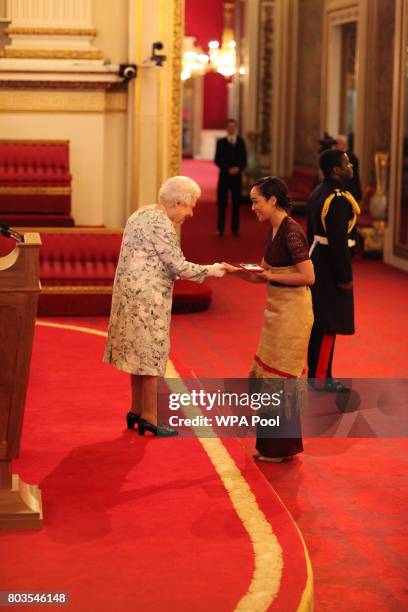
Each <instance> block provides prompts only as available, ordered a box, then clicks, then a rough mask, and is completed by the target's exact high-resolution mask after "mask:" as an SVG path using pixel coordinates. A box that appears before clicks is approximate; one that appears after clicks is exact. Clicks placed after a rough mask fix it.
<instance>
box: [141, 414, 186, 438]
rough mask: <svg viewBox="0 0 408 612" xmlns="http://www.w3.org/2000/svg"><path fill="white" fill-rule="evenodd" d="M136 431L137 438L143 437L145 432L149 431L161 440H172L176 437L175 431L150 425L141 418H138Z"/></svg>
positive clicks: (176, 432)
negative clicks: (137, 433)
mask: <svg viewBox="0 0 408 612" xmlns="http://www.w3.org/2000/svg"><path fill="white" fill-rule="evenodd" d="M137 429H138V432H139V436H144V434H145V431H150V432H151V433H152V434H153V435H154V436H159V437H161V438H173V437H174V436H178V431H177V429H172V428H171V427H162V426H158V425H153V424H152V423H149V421H146V420H145V419H142V418H140V419H139V421H138V424H137Z"/></svg>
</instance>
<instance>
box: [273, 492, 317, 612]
mask: <svg viewBox="0 0 408 612" xmlns="http://www.w3.org/2000/svg"><path fill="white" fill-rule="evenodd" d="M274 491H275V489H274ZM275 495H276V497H277V498H278V499H279V501H280V503H281V504H282V506H283V507H284V508H285V510H286V512H287V513H288V515H289V517H290V519H291V521H292V523H293V526H294V527H295V529H296V531H297V532H298V534H299V538H300V540H301V542H302V544H303V549H304V552H305V562H306V573H307V578H306V585H305V588H304V591H303V593H302V597H301V600H300V603H299V606H298V608H297V610H296V612H313V568H312V563H311V561H310V557H309V551H308V550H307V547H306V543H305V541H304V539H303V535H302V532H301V531H300V529H299V526H298V524H297V523H296V521H295V520H294V518H293V516H292V515H291V513H290V512H289V510H288V508H287V507H286V505H285V504H284V502H283V501H282V498H281V497H280V495H278V493H277V492H276V491H275Z"/></svg>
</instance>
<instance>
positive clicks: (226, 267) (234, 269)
mask: <svg viewBox="0 0 408 612" xmlns="http://www.w3.org/2000/svg"><path fill="white" fill-rule="evenodd" d="M221 265H222V266H223V268H224V270H225V271H226V272H230V273H231V274H233V273H235V272H241V271H242V268H237V266H233V265H231V264H229V263H226V262H225V261H223V262H222V264H221Z"/></svg>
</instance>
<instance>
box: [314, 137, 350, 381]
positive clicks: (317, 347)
mask: <svg viewBox="0 0 408 612" xmlns="http://www.w3.org/2000/svg"><path fill="white" fill-rule="evenodd" d="M319 164H320V168H321V170H322V172H323V175H324V180H323V182H322V183H320V185H318V186H317V187H316V189H315V190H314V191H313V193H312V194H311V196H310V197H309V199H308V201H307V203H306V214H307V225H308V240H309V244H310V245H311V250H310V254H311V255H310V256H311V260H312V262H313V265H314V269H315V276H316V281H315V284H314V285H313V286H312V287H311V290H312V298H313V313H314V325H313V328H312V333H311V336H310V342H309V351H308V366H309V378H310V379H316V380H315V382H314V386H315V388H319V390H325V391H332V392H342V391H347V390H348V389H347V388H346V387H344V385H343V384H342V383H341V382H340V381H338V380H335V379H333V377H332V361H333V351H334V343H335V339H336V334H345V335H351V334H354V300H353V272H352V265H351V260H352V247H353V246H354V245H355V237H356V236H355V234H356V221H357V215H358V213H359V212H360V209H359V206H358V204H357V202H356V200H355V199H354V198H353V196H352V195H351V194H350V193H348V192H347V191H346V189H345V183H346V182H347V181H350V179H351V178H352V177H353V166H352V164H351V163H350V160H349V158H348V156H347V154H346V153H345V152H344V151H340V150H339V149H328V150H326V151H323V153H322V154H321V155H320V159H319ZM319 379H321V380H319ZM311 383H312V381H311ZM312 384H313V383H312Z"/></svg>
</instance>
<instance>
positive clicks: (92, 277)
mask: <svg viewBox="0 0 408 612" xmlns="http://www.w3.org/2000/svg"><path fill="white" fill-rule="evenodd" d="M20 231H21V232H22V233H24V230H20ZM30 231H32V230H30ZM37 231H39V233H40V236H41V242H42V246H41V249H40V280H41V286H42V291H41V294H40V298H39V304H38V314H39V315H40V316H98V315H104V316H106V315H108V314H109V312H110V306H111V299H112V285H113V280H114V278H115V271H116V265H117V261H118V257H119V251H120V245H121V242H122V230H109V229H105V228H60V229H58V228H55V229H54V228H50V227H48V228H39V229H38V230H37ZM14 244H15V243H14V242H13V241H12V240H10V239H7V238H3V237H1V236H0V255H4V254H5V253H7V252H9V251H10V250H12V249H13V248H14ZM210 303H211V289H210V288H209V287H207V286H206V285H205V284H198V283H193V282H191V281H188V280H178V281H176V283H175V286H174V293H173V312H175V313H187V312H198V311H201V310H206V309H207V308H208V307H209V305H210Z"/></svg>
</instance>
